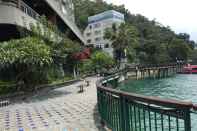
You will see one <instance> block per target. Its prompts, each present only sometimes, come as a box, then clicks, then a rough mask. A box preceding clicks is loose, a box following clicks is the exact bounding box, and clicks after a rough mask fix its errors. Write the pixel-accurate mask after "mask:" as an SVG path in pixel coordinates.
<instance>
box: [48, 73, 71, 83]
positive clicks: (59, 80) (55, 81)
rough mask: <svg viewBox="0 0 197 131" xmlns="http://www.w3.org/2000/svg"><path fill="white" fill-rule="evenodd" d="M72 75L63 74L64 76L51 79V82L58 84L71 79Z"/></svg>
mask: <svg viewBox="0 0 197 131" xmlns="http://www.w3.org/2000/svg"><path fill="white" fill-rule="evenodd" d="M73 79H74V77H73V76H69V75H68V76H65V77H64V78H62V79H56V80H53V81H52V82H51V84H59V83H63V82H66V81H69V80H73Z"/></svg>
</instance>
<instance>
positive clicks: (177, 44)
mask: <svg viewBox="0 0 197 131" xmlns="http://www.w3.org/2000/svg"><path fill="white" fill-rule="evenodd" d="M191 50H192V49H191V48H190V47H189V45H188V44H187V43H186V42H185V41H183V40H181V39H177V38H174V39H173V40H172V43H171V44H170V45H169V47H168V51H169V55H170V57H171V60H172V61H173V62H176V61H177V60H182V61H187V60H188V57H189V54H190V53H191Z"/></svg>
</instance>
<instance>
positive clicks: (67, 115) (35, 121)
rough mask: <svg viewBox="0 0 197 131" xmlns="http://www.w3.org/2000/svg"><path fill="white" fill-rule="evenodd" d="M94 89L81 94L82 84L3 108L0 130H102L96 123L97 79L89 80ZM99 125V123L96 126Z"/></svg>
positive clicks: (0, 114) (0, 117) (0, 111)
mask: <svg viewBox="0 0 197 131" xmlns="http://www.w3.org/2000/svg"><path fill="white" fill-rule="evenodd" d="M89 80H90V81H91V87H88V88H87V89H86V90H85V92H84V93H77V92H78V90H79V89H78V87H77V86H78V85H79V84H80V82H78V83H75V84H73V85H71V86H66V87H62V88H58V89H54V90H52V91H49V92H47V93H46V92H40V93H39V94H37V95H35V96H33V97H30V98H28V99H27V100H26V101H19V102H17V103H15V104H13V105H9V106H7V107H3V108H1V109H0V131H2V130H3V131H4V130H5V131H7V130H8V131H9V130H11V131H18V129H19V128H23V129H25V131H46V130H48V131H64V129H67V130H68V131H69V129H70V130H71V129H72V130H73V131H75V129H81V130H79V131H98V130H99V129H98V128H97V127H98V126H100V124H99V122H95V121H94V116H93V114H95V113H97V112H95V108H96V103H97V102H96V99H97V96H96V87H95V82H96V80H97V78H96V77H95V78H89ZM95 123H96V124H95Z"/></svg>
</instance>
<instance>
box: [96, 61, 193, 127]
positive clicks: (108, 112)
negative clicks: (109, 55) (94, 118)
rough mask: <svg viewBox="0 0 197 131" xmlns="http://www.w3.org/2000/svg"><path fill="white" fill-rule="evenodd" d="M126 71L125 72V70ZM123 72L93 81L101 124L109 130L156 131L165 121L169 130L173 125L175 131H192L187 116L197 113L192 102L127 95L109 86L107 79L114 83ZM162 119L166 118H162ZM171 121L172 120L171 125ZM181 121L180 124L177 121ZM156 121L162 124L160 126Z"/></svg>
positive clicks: (189, 118)
mask: <svg viewBox="0 0 197 131" xmlns="http://www.w3.org/2000/svg"><path fill="white" fill-rule="evenodd" d="M179 65H180V64H179ZM179 65H168V66H167V67H169V68H175V67H176V68H180V67H179ZM165 66H166V65H165ZM163 67H164V66H163ZM163 67H162V66H161V67H157V68H163ZM143 68H146V67H143ZM152 69H153V68H152ZM128 70H129V69H126V71H128ZM126 71H123V70H122V71H121V72H119V73H117V72H116V73H115V74H114V75H111V76H108V77H105V78H103V79H100V80H98V81H97V82H96V87H97V93H98V109H99V113H100V115H101V119H102V121H103V122H104V123H105V124H107V126H109V128H112V129H113V130H115V131H129V129H130V128H132V130H133V129H134V130H138V129H141V128H142V129H145V128H147V129H148V130H149V129H152V128H156V129H155V130H157V129H159V128H160V129H163V128H165V124H164V123H163V122H164V121H165V122H166V123H167V124H168V129H169V130H170V129H171V128H172V127H171V125H172V124H174V125H176V126H175V127H176V128H177V131H180V130H182V129H181V127H184V131H191V116H190V115H191V113H193V112H196V111H197V105H194V104H192V102H185V101H180V100H173V99H163V98H160V97H153V96H144V95H140V94H135V93H128V92H124V91H120V90H117V89H112V88H110V86H108V82H109V81H110V80H112V82H113V80H115V79H118V77H117V76H118V75H121V74H124V73H125V72H126ZM123 72H124V73H123ZM164 116H165V117H167V118H168V119H165V118H164ZM146 117H147V118H146ZM170 119H174V120H175V121H174V123H173V121H171V120H170ZM181 120H183V122H180V121H181ZM152 121H155V123H154V126H151V124H153V123H152ZM157 121H159V122H162V123H161V125H159V124H158V123H159V122H158V123H157ZM129 123H130V124H129ZM132 124H134V126H132ZM146 124H147V125H146ZM157 124H158V125H157ZM117 125H118V126H117ZM137 128H138V129H137Z"/></svg>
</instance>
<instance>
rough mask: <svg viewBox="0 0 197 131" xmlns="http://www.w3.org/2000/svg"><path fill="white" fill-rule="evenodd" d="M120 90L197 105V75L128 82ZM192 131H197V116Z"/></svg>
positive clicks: (121, 85)
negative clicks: (190, 102)
mask: <svg viewBox="0 0 197 131" xmlns="http://www.w3.org/2000/svg"><path fill="white" fill-rule="evenodd" d="M118 88H119V89H121V90H124V91H127V92H132V93H137V94H143V95H147V96H157V97H161V98H170V99H171V98H173V99H176V100H184V101H192V102H193V103H194V104H197V75H190V74H189V75H185V74H181V75H176V76H174V77H170V78H165V79H155V80H153V79H145V80H128V81H126V82H124V83H121V84H120V85H119V87H118ZM192 131H197V114H196V115H192Z"/></svg>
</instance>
